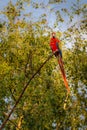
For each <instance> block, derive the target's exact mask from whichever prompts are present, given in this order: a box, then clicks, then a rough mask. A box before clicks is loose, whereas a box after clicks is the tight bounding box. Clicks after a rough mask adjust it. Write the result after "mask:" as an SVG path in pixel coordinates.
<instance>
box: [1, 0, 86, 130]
mask: <svg viewBox="0 0 87 130" xmlns="http://www.w3.org/2000/svg"><path fill="white" fill-rule="evenodd" d="M50 2H51V1H50ZM54 2H55V1H53V3H54ZM56 2H57V3H61V2H65V1H61V0H59V1H56ZM24 3H28V4H30V3H31V2H30V1H28V0H21V1H17V3H16V4H15V6H14V5H13V4H12V2H10V3H9V4H8V6H7V7H6V8H5V10H4V11H3V13H4V14H5V16H6V17H7V18H8V22H7V23H6V22H3V21H1V22H0V123H2V122H3V121H4V119H5V118H6V114H8V113H9V111H10V110H11V109H12V107H13V105H14V104H15V101H17V99H18V97H19V95H20V93H21V92H22V90H23V88H24V86H25V84H26V83H27V82H28V81H29V79H30V78H31V76H32V75H33V74H34V73H35V72H36V71H37V70H38V68H39V67H40V66H41V65H42V63H43V62H44V61H45V60H46V59H47V57H48V56H49V54H50V53H51V50H50V47H49V33H50V32H51V29H50V27H49V26H47V25H46V22H47V21H46V20H47V19H46V17H47V14H45V13H44V14H43V15H42V16H41V17H40V21H36V22H33V21H32V22H26V20H25V19H23V20H21V19H20V14H21V11H23V5H24ZM51 4H52V3H51ZM32 6H33V7H34V8H36V9H38V8H39V7H40V8H41V7H42V6H41V5H40V4H37V3H35V2H34V3H33V2H32ZM74 6H75V5H74ZM77 8H78V7H76V6H75V8H74V9H75V10H74V11H75V12H74V13H75V14H77V12H76V11H77ZM85 9H86V8H85V5H84V6H83V8H81V10H79V13H81V12H83V13H84V11H85ZM82 10H83V11H82ZM51 11H52V10H51ZM62 11H63V12H65V14H67V15H68V17H70V16H72V19H73V15H72V14H69V12H68V10H67V9H65V8H64V9H62ZM25 15H26V14H25ZM56 15H57V19H56V20H57V22H59V21H60V22H63V16H62V15H61V13H60V11H58V10H57V11H56ZM27 16H28V15H26V17H27ZM31 16H32V14H31ZM17 17H18V18H19V19H18V20H17V21H16V19H17ZM84 18H85V15H84ZM76 26H77V24H75V26H73V27H71V28H69V29H68V30H67V31H66V32H61V31H60V32H57V36H58V37H59V38H60V37H63V38H64V41H61V44H62V50H63V60H64V67H65V71H66V75H67V79H68V81H69V86H70V88H71V95H70V96H69V97H68V99H67V103H65V99H66V94H67V91H66V88H65V86H64V83H63V80H62V76H61V73H60V70H59V67H58V62H57V60H56V58H55V57H52V59H51V60H50V61H49V62H47V63H46V64H45V66H44V67H43V68H42V69H41V71H40V72H39V73H38V74H37V75H36V76H35V78H34V79H33V80H32V81H31V83H30V84H29V86H28V88H27V90H26V91H25V93H24V95H23V97H22V99H21V101H20V102H19V104H18V105H17V107H16V109H15V111H14V112H13V114H12V116H11V118H10V120H11V122H10V121H8V122H7V124H6V125H5V129H6V130H9V129H12V130H15V129H17V127H20V128H21V130H52V129H53V128H52V123H53V122H54V121H55V122H56V125H57V126H56V127H57V129H60V130H63V129H69V128H71V129H72V130H74V129H76V130H78V129H79V128H82V129H85V126H86V121H87V108H86V107H87V82H86V81H87V73H86V71H87V60H86V59H87V49H86V47H87V46H86V44H87V41H86V40H85V38H84V35H85V32H86V29H85V28H86V20H85V19H83V20H81V21H80V23H79V27H78V28H77V27H76ZM45 34H47V35H45ZM72 36H73V37H72ZM73 38H74V40H72V39H73ZM67 41H68V42H71V43H72V44H73V45H72V47H71V49H68V48H66V49H65V45H64V42H67ZM21 117H22V120H21ZM12 122H13V123H12ZM14 124H16V125H14Z"/></svg>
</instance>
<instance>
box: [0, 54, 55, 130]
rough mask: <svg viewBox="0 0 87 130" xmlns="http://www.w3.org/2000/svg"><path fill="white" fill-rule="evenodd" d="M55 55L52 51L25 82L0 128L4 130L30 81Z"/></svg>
mask: <svg viewBox="0 0 87 130" xmlns="http://www.w3.org/2000/svg"><path fill="white" fill-rule="evenodd" d="M53 55H54V54H53V53H52V54H51V55H50V56H49V57H48V58H47V59H46V60H45V61H44V63H43V64H42V65H41V66H40V67H39V69H38V70H37V71H36V72H35V73H34V74H33V75H32V76H31V78H30V79H29V81H28V82H27V83H26V84H25V86H24V88H23V90H22V92H21V94H20V95H19V98H18V100H17V101H16V103H15V105H14V106H13V108H12V110H11V111H10V113H9V114H8V116H7V118H6V119H5V120H4V122H3V123H2V125H1V127H0V130H2V129H3V128H4V127H5V125H6V123H7V121H8V120H9V118H10V116H11V114H12V113H13V111H14V110H15V108H16V106H17V104H18V103H19V101H20V99H21V98H22V96H23V94H24V92H25V90H26V89H27V87H28V85H29V84H30V82H31V81H32V79H33V78H34V77H35V76H36V75H37V74H38V72H40V70H41V68H42V67H43V66H44V65H45V64H46V62H47V61H48V60H49V59H50V58H52V56H53Z"/></svg>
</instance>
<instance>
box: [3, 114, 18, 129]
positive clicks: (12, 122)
mask: <svg viewBox="0 0 87 130" xmlns="http://www.w3.org/2000/svg"><path fill="white" fill-rule="evenodd" d="M4 115H5V116H8V115H7V114H6V113H5V112H4ZM8 121H9V122H11V123H12V124H13V125H14V126H15V127H16V128H17V129H19V127H18V126H17V125H16V124H15V123H14V122H13V121H11V120H10V119H8Z"/></svg>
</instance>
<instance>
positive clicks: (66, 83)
mask: <svg viewBox="0 0 87 130" xmlns="http://www.w3.org/2000/svg"><path fill="white" fill-rule="evenodd" d="M58 63H59V67H60V70H61V73H62V77H63V80H64V84H65V87H66V89H67V91H68V93H70V88H69V86H68V82H67V79H66V75H65V71H64V67H63V62H62V59H61V58H59V59H58Z"/></svg>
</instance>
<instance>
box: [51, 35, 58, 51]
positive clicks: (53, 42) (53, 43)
mask: <svg viewBox="0 0 87 130" xmlns="http://www.w3.org/2000/svg"><path fill="white" fill-rule="evenodd" d="M59 42H60V40H59V39H58V38H56V37H54V36H53V37H52V38H51V39H50V47H51V49H52V51H53V52H55V51H57V50H58V46H59Z"/></svg>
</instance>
